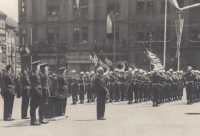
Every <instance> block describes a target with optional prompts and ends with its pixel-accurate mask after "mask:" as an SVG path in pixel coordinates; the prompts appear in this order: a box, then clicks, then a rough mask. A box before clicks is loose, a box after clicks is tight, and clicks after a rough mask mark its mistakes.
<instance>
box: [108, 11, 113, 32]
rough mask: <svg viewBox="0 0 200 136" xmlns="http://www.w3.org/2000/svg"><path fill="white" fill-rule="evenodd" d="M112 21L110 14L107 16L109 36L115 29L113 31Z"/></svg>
mask: <svg viewBox="0 0 200 136" xmlns="http://www.w3.org/2000/svg"><path fill="white" fill-rule="evenodd" d="M112 27H113V26H112V20H111V18H110V14H108V16H107V33H108V34H111V33H113V29H112Z"/></svg>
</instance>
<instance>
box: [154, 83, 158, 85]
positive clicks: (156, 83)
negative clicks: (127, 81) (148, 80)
mask: <svg viewBox="0 0 200 136" xmlns="http://www.w3.org/2000/svg"><path fill="white" fill-rule="evenodd" d="M152 85H160V83H153V84H152Z"/></svg>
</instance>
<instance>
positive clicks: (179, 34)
mask: <svg viewBox="0 0 200 136" xmlns="http://www.w3.org/2000/svg"><path fill="white" fill-rule="evenodd" d="M183 24H184V19H179V20H175V28H176V35H177V52H176V57H178V56H180V46H181V38H182V32H183Z"/></svg>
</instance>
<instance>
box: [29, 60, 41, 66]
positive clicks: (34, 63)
mask: <svg viewBox="0 0 200 136" xmlns="http://www.w3.org/2000/svg"><path fill="white" fill-rule="evenodd" d="M39 64H40V62H39V61H34V62H33V63H31V65H39Z"/></svg>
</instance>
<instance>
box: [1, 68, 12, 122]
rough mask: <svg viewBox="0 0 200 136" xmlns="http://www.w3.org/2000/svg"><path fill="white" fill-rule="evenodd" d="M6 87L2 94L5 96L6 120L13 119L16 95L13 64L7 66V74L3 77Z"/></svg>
mask: <svg viewBox="0 0 200 136" xmlns="http://www.w3.org/2000/svg"><path fill="white" fill-rule="evenodd" d="M3 82H4V89H3V92H2V95H3V97H4V121H13V120H14V119H13V118H12V110H13V103H14V97H15V83H14V79H13V66H12V65H7V66H6V74H5V76H4V77H3Z"/></svg>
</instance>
